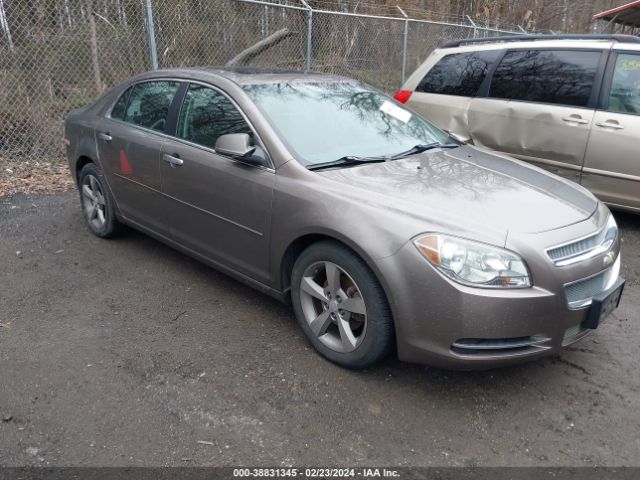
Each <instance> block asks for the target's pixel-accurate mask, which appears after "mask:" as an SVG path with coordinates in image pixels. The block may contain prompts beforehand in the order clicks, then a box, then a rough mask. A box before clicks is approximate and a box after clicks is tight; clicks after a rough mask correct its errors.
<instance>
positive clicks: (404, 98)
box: [393, 90, 413, 103]
mask: <svg viewBox="0 0 640 480" xmlns="http://www.w3.org/2000/svg"><path fill="white" fill-rule="evenodd" d="M412 93H413V92H412V91H411V90H398V91H397V92H396V94H395V95H394V96H393V98H395V99H396V100H397V101H399V102H400V103H407V102H408V101H409V98H410V97H411V94H412Z"/></svg>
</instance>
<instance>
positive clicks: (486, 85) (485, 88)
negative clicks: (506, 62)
mask: <svg viewBox="0 0 640 480" xmlns="http://www.w3.org/2000/svg"><path fill="white" fill-rule="evenodd" d="M506 54H507V49H506V48H504V49H502V50H500V51H499V53H498V56H497V57H496V59H495V61H494V62H493V65H491V66H490V67H489V70H488V71H487V75H486V76H485V77H484V80H483V81H482V83H481V84H480V87H479V88H478V92H477V93H476V96H475V97H474V98H492V97H489V89H490V87H491V81H492V80H493V74H494V73H495V71H496V69H497V68H498V65H500V62H502V59H503V58H504V56H505V55H506Z"/></svg>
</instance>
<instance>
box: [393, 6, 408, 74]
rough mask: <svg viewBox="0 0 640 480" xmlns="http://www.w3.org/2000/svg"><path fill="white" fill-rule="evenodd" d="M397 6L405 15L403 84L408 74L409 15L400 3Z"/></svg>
mask: <svg viewBox="0 0 640 480" xmlns="http://www.w3.org/2000/svg"><path fill="white" fill-rule="evenodd" d="M396 8H397V9H398V10H400V13H401V14H402V16H403V17H404V38H403V39H402V73H401V75H400V76H401V77H402V84H401V85H400V86H402V85H404V80H405V77H406V74H407V43H408V39H409V16H408V15H407V14H406V13H404V10H402V8H400V5H396Z"/></svg>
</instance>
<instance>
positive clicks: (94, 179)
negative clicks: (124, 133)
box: [78, 163, 122, 238]
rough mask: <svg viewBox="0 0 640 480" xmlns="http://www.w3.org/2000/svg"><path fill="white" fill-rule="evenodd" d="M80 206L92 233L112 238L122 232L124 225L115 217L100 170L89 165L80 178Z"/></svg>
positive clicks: (84, 168)
mask: <svg viewBox="0 0 640 480" xmlns="http://www.w3.org/2000/svg"><path fill="white" fill-rule="evenodd" d="M78 189H79V191H80V205H81V206H82V212H83V213H84V219H85V221H86V222H87V226H88V227H89V230H91V232H92V233H93V234H94V235H96V236H98V237H101V238H112V237H115V236H116V235H118V234H119V233H120V232H121V231H122V224H121V223H120V222H119V221H118V219H117V218H116V216H115V209H114V206H113V200H112V199H111V195H109V191H108V189H107V183H106V181H105V179H104V176H103V175H102V172H101V171H100V169H99V168H98V167H97V166H96V165H94V164H93V163H87V164H86V165H85V166H84V167H82V170H80V175H79V176H78Z"/></svg>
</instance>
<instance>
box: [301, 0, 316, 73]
mask: <svg viewBox="0 0 640 480" xmlns="http://www.w3.org/2000/svg"><path fill="white" fill-rule="evenodd" d="M300 2H302V5H304V7H305V8H306V9H307V61H306V65H305V70H306V71H309V70H311V57H312V56H313V44H312V41H311V34H312V31H313V8H311V6H310V5H309V4H308V3H307V2H306V1H305V0H300Z"/></svg>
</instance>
